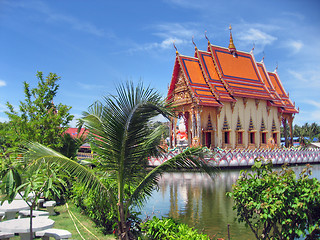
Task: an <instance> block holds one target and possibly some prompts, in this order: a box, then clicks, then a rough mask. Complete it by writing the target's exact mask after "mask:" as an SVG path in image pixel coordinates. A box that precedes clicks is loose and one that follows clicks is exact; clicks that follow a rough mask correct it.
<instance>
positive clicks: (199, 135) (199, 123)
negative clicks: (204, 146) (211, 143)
mask: <svg viewBox="0 0 320 240" xmlns="http://www.w3.org/2000/svg"><path fill="white" fill-rule="evenodd" d="M197 138H198V146H201V114H200V110H199V109H198V111H197Z"/></svg>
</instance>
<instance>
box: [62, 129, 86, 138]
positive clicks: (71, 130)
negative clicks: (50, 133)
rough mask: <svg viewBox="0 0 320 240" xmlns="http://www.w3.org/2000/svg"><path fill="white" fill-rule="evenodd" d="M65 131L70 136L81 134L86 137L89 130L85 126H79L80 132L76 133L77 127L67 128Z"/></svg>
mask: <svg viewBox="0 0 320 240" xmlns="http://www.w3.org/2000/svg"><path fill="white" fill-rule="evenodd" d="M65 133H69V134H70V136H71V137H72V138H77V137H80V136H82V134H83V135H84V136H85V137H87V135H88V133H89V131H88V130H86V129H85V128H81V130H80V132H79V133H78V128H68V129H67V130H66V132H65Z"/></svg>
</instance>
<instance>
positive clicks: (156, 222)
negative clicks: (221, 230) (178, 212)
mask: <svg viewBox="0 0 320 240" xmlns="http://www.w3.org/2000/svg"><path fill="white" fill-rule="evenodd" d="M141 231H142V235H143V236H141V237H140V239H152V240H158V239H159V240H160V239H166V240H170V239H180V240H208V239H210V238H209V237H208V236H207V235H205V234H201V233H198V232H197V231H196V230H194V229H193V228H190V227H188V225H186V224H182V223H177V222H176V221H174V220H173V219H172V218H162V219H159V218H157V217H155V216H154V217H153V218H152V220H149V221H146V222H145V223H142V224H141Z"/></svg>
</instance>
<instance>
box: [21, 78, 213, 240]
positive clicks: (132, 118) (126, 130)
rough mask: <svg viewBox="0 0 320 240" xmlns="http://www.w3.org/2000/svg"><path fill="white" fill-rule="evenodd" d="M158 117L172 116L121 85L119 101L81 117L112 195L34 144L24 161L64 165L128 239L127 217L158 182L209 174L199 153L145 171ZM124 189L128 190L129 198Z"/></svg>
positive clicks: (148, 96)
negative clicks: (105, 204) (185, 173)
mask: <svg viewBox="0 0 320 240" xmlns="http://www.w3.org/2000/svg"><path fill="white" fill-rule="evenodd" d="M158 114H162V115H163V116H165V117H168V116H172V115H173V113H172V110H171V109H170V108H169V107H168V105H167V104H166V102H165V101H163V100H162V99H161V96H160V95H159V93H158V92H156V91H155V90H154V89H151V88H149V87H147V88H145V87H144V86H143V84H138V85H137V86H136V87H134V85H133V84H132V83H127V84H125V85H120V86H119V87H118V88H117V96H109V97H105V98H104V99H103V102H95V103H94V104H93V105H91V106H90V107H89V110H88V112H85V113H84V117H83V118H82V120H81V121H82V123H83V124H84V125H85V127H86V128H87V129H88V130H89V132H90V133H89V138H90V139H91V147H92V149H93V151H94V152H95V153H96V154H97V156H98V164H99V165H100V166H99V167H100V169H103V170H104V172H105V173H106V175H105V176H107V177H108V178H111V179H114V181H115V182H116V187H115V189H116V190H113V191H112V189H114V188H112V189H110V187H109V186H107V185H106V184H104V183H103V181H101V179H100V178H99V176H98V175H97V174H96V173H95V172H94V170H92V169H89V168H86V167H84V166H82V165H80V164H78V163H77V162H75V161H72V160H70V159H68V158H67V157H65V156H63V155H61V154H60V153H58V152H55V151H54V150H52V149H50V148H47V147H45V146H43V145H41V144H38V143H32V144H29V146H28V148H29V151H28V152H27V154H26V155H25V156H26V158H27V159H31V160H33V161H39V160H43V159H45V160H46V161H48V162H60V163H61V164H64V169H67V170H68V171H69V172H70V173H71V174H72V175H73V176H76V177H77V179H78V180H79V181H82V182H84V183H85V184H86V185H87V186H88V189H97V190H98V191H99V192H100V193H101V194H103V195H104V196H105V197H106V198H107V199H108V200H110V201H111V203H112V205H113V207H116V208H117V222H118V237H119V239H126V240H127V239H130V238H131V236H130V226H129V225H128V221H127V220H128V217H129V216H130V209H131V208H132V207H133V206H138V207H141V206H142V204H143V203H144V201H145V200H146V198H147V197H148V196H150V195H151V193H152V191H153V189H154V188H155V187H156V186H157V180H158V178H159V176H160V175H161V174H162V173H163V172H165V171H167V170H170V169H179V168H198V169H202V170H204V171H205V172H207V173H208V174H210V175H212V174H213V171H214V170H213V169H212V168H210V167H208V166H207V165H206V164H205V163H204V162H203V161H202V158H201V155H202V153H203V152H202V149H201V148H189V149H187V150H186V151H184V152H182V153H181V154H179V155H177V156H175V157H173V158H171V159H170V160H168V161H166V162H165V163H163V164H162V165H160V166H158V167H156V168H154V169H153V170H151V171H147V170H146V166H147V161H148V157H150V156H152V155H156V154H159V152H160V150H159V148H158V147H157V144H156V143H157V142H158V138H159V137H160V136H161V134H162V129H161V127H158V128H156V129H154V130H153V131H149V129H148V127H147V126H148V125H149V123H150V121H151V120H152V118H154V117H155V116H157V115H158ZM127 189H130V191H129V193H128V191H127Z"/></svg>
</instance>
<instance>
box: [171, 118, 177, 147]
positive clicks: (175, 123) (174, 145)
mask: <svg viewBox="0 0 320 240" xmlns="http://www.w3.org/2000/svg"><path fill="white" fill-rule="evenodd" d="M176 126H177V119H176V118H173V125H172V131H173V134H172V148H175V147H176V141H177V139H176V137H177V136H176Z"/></svg>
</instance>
